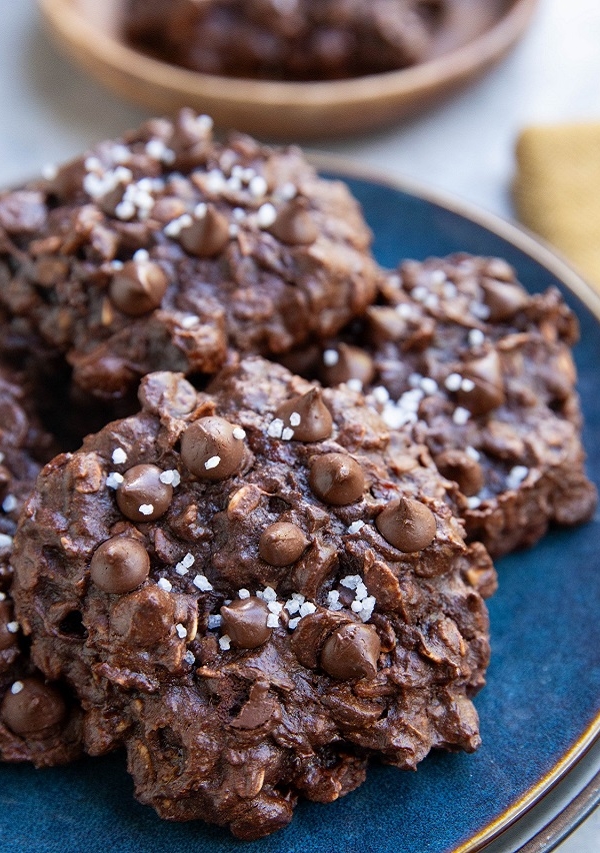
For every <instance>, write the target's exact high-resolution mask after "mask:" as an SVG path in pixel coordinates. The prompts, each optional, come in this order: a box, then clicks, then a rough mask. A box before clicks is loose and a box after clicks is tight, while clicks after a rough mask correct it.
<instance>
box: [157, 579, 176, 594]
mask: <svg viewBox="0 0 600 853" xmlns="http://www.w3.org/2000/svg"><path fill="white" fill-rule="evenodd" d="M156 585H157V586H159V587H160V588H161V589H164V591H165V592H171V590H172V589H173V584H172V583H171V581H169V580H167V579H166V578H159V579H158V581H157V582H156Z"/></svg>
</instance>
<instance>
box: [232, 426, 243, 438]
mask: <svg viewBox="0 0 600 853" xmlns="http://www.w3.org/2000/svg"><path fill="white" fill-rule="evenodd" d="M232 435H233V437H234V438H237V440H238V441H243V440H244V439H245V438H246V430H243V429H242V428H241V427H239V426H236V427H234V428H233V433H232Z"/></svg>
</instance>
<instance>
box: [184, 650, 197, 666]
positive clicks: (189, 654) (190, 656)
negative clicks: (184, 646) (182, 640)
mask: <svg viewBox="0 0 600 853" xmlns="http://www.w3.org/2000/svg"><path fill="white" fill-rule="evenodd" d="M183 659H184V661H185V662H186V663H189V665H190V666H193V665H194V664H195V663H196V658H195V656H194V653H193V652H191V651H190V650H189V649H188V650H187V652H186V653H185V654H184V656H183Z"/></svg>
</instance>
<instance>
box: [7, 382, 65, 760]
mask: <svg viewBox="0 0 600 853" xmlns="http://www.w3.org/2000/svg"><path fill="white" fill-rule="evenodd" d="M28 390H30V389H27V388H26V386H25V385H24V381H23V377H22V376H21V375H20V374H19V373H17V372H16V371H14V370H13V369H11V368H9V367H7V366H5V365H0V760H2V761H31V762H33V763H34V764H35V765H36V766H38V767H42V766H48V765H52V764H62V763H64V762H67V761H70V760H72V759H74V758H76V757H77V756H78V755H79V754H80V753H81V717H80V715H79V713H78V711H77V710H76V709H75V708H74V707H73V703H72V702H69V701H68V699H67V697H66V694H65V692H64V691H63V690H62V689H61V688H59V687H58V686H57V685H55V684H50V683H48V682H47V681H46V679H45V678H44V676H43V675H42V673H41V672H39V670H36V669H35V667H34V666H33V664H32V663H31V662H30V660H29V654H28V648H27V644H26V641H25V640H24V638H23V636H22V633H21V630H20V626H19V623H18V622H17V620H16V618H15V614H14V608H13V603H12V599H11V583H12V569H11V555H12V548H13V537H14V534H15V530H16V527H17V521H18V518H19V513H20V511H21V508H22V505H23V502H24V501H25V499H26V497H27V496H28V495H29V493H30V492H31V490H32V488H33V485H34V483H35V479H36V477H37V475H38V473H39V470H40V462H39V460H40V458H43V457H44V456H47V454H48V453H49V451H50V448H51V445H52V442H51V439H50V437H49V436H48V435H47V434H46V433H45V432H44V431H43V429H42V428H41V426H40V425H39V424H38V423H37V421H36V418H35V415H34V414H33V412H32V411H31V405H30V400H29V399H28V398H29V394H28V393H27V392H28Z"/></svg>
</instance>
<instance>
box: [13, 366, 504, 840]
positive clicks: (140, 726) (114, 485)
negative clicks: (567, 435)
mask: <svg viewBox="0 0 600 853" xmlns="http://www.w3.org/2000/svg"><path fill="white" fill-rule="evenodd" d="M140 400H141V403H142V411H141V413H140V414H138V415H135V416H132V417H130V418H127V419H125V420H121V421H117V422H114V423H112V424H109V425H108V426H107V427H105V428H104V429H103V430H101V431H100V432H99V433H98V434H97V435H93V436H89V437H88V438H87V439H86V441H85V443H84V445H83V448H82V449H81V450H80V451H78V452H76V453H73V454H66V455H62V456H59V457H57V458H56V459H55V460H54V461H53V462H51V463H50V464H49V465H47V466H46V467H45V468H44V470H43V472H42V474H41V476H40V477H39V479H38V482H37V487H36V491H35V493H34V495H33V496H32V498H31V499H30V500H29V502H28V503H27V506H26V508H25V511H24V513H23V517H22V523H21V526H20V530H19V532H18V534H17V537H16V540H15V542H16V544H15V553H14V557H13V563H14V566H15V571H16V576H17V581H16V598H17V601H18V618H19V620H20V621H21V624H22V625H23V627H24V630H25V631H26V633H27V634H28V635H29V636H30V638H31V642H32V654H33V658H34V660H35V661H36V662H37V663H38V665H39V666H40V667H42V668H43V669H44V671H45V672H46V673H47V674H48V675H49V676H52V677H56V676H60V677H61V678H65V679H66V681H67V683H69V684H70V686H71V687H72V689H73V690H74V691H76V693H77V695H78V696H79V698H80V699H81V701H82V704H83V707H84V708H85V709H86V710H85V715H86V720H85V737H86V747H87V750H88V751H89V752H90V753H92V754H98V753H102V752H106V751H107V750H109V749H112V748H114V747H117V746H120V745H125V746H126V748H127V752H128V764H129V769H130V771H131V773H132V775H133V778H134V781H135V786H136V794H137V797H138V798H139V799H140V800H141V801H142V802H144V803H149V804H151V805H153V806H154V808H155V809H156V810H157V811H158V813H159V814H160V815H161V816H162V817H165V818H169V819H176V820H187V819H196V818H202V819H204V820H207V821H210V822H214V823H218V824H221V825H229V826H230V827H231V830H232V832H233V833H234V834H235V835H236V836H238V837H240V838H246V839H251V838H258V837H260V836H263V835H266V834H268V833H270V832H272V831H274V830H276V829H278V828H280V827H282V826H284V825H285V824H287V823H288V822H289V821H290V820H291V817H292V811H293V807H294V804H295V802H296V800H297V798H298V796H299V795H303V796H306V797H308V798H309V799H312V800H316V801H319V802H329V801H332V800H335V799H336V798H337V797H339V796H341V795H342V794H345V793H347V792H348V791H350V790H352V789H353V788H355V787H356V786H357V785H359V784H360V783H361V782H362V781H363V779H364V775H365V767H366V763H367V760H368V759H369V757H371V756H375V757H378V758H380V759H382V760H383V761H385V762H387V763H390V764H393V765H396V766H398V767H400V768H414V767H415V766H416V764H417V762H418V761H420V760H421V759H422V758H423V757H424V756H425V755H426V754H427V753H428V752H429V750H430V749H431V748H432V747H441V748H447V749H464V750H466V751H472V750H474V749H475V748H476V747H477V746H478V745H479V741H480V738H479V732H478V719H477V713H476V711H475V708H474V706H473V704H472V702H471V697H472V696H473V694H474V693H475V692H476V691H477V690H478V689H479V688H480V687H481V686H482V685H483V683H484V673H485V668H486V666H487V663H488V656H489V645H488V617H487V611H486V608H485V605H484V601H483V598H482V595H488V594H490V593H491V592H492V591H493V589H494V587H495V572H494V569H493V566H492V564H491V561H490V559H489V556H488V555H487V552H486V551H485V548H484V547H483V546H482V545H481V544H480V543H474V544H472V545H466V544H465V542H464V539H463V529H462V525H461V523H460V522H459V521H458V520H457V519H456V518H455V517H454V516H453V514H452V510H451V503H452V501H451V498H450V495H449V491H451V490H452V488H453V487H452V485H451V484H450V483H449V482H448V481H447V480H445V479H444V478H443V477H441V476H440V474H439V473H438V471H437V470H436V468H435V466H434V465H433V464H432V463H431V460H430V457H429V454H428V451H427V449H426V447H425V446H424V445H419V444H417V443H416V442H414V441H413V440H412V439H411V438H410V437H408V436H407V435H406V434H404V433H402V432H400V431H395V432H394V433H390V432H389V431H388V429H387V427H386V425H385V423H384V422H383V421H382V420H381V418H380V417H379V415H378V414H376V413H375V412H374V411H373V410H372V409H370V408H369V407H368V406H367V405H366V404H365V401H364V398H363V397H362V395H361V394H359V393H356V392H354V391H352V390H351V389H349V388H348V387H340V388H337V389H328V390H324V391H323V390H321V388H320V387H319V386H318V385H316V384H311V383H309V382H307V381H305V380H302V379H300V378H298V377H296V376H294V375H292V374H291V373H289V372H288V371H287V370H286V369H285V368H283V367H281V366H279V365H276V364H272V363H269V362H267V361H264V360H263V359H261V358H259V357H251V358H247V359H245V360H243V361H242V362H241V363H237V361H233V362H232V363H230V364H229V365H228V366H227V367H226V368H225V369H224V370H223V371H222V372H221V373H220V374H219V375H218V376H217V377H216V379H215V380H214V381H213V383H212V384H211V386H210V387H209V388H208V389H207V391H206V392H205V393H197V392H196V391H195V390H194V388H193V387H192V386H191V385H190V384H189V383H188V382H187V381H186V380H185V379H184V378H183V377H182V375H181V374H173V373H167V372H162V373H156V374H152V375H150V376H147V377H146V378H145V379H144V380H142V384H141V390H140Z"/></svg>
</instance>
